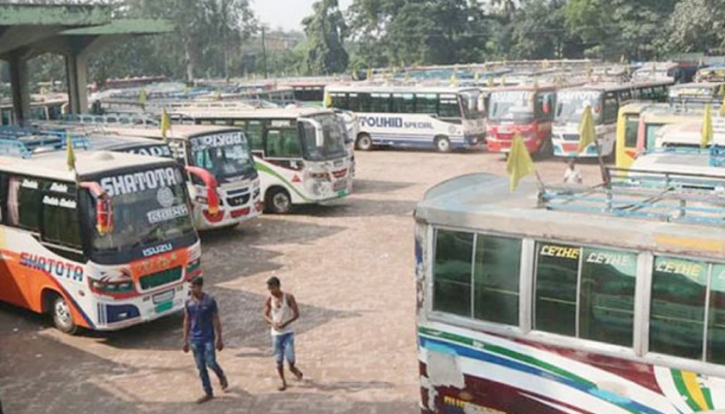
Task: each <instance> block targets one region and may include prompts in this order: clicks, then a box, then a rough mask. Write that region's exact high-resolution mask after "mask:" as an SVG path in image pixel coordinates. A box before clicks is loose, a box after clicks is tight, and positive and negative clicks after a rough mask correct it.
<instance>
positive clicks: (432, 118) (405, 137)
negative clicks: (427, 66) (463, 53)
mask: <svg viewBox="0 0 725 414" xmlns="http://www.w3.org/2000/svg"><path fill="white" fill-rule="evenodd" d="M326 93H329V94H330V97H331V98H332V106H333V107H334V108H337V109H343V110H348V111H352V112H355V113H356V114H357V115H358V118H359V120H360V132H359V134H358V136H357V137H356V140H355V142H356V148H357V149H359V150H362V151H368V150H371V149H372V148H373V147H375V146H390V147H417V148H430V147H433V148H436V149H437V150H438V151H440V152H448V151H451V150H452V149H469V148H478V147H481V146H483V144H484V141H485V132H486V131H485V122H484V118H485V107H484V104H485V103H484V99H483V95H482V93H481V91H480V90H479V89H477V88H452V87H416V86H413V87H404V86H368V85H358V84H351V85H333V86H328V87H327V88H326Z"/></svg>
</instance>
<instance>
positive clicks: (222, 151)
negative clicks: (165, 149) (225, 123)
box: [190, 132, 254, 179]
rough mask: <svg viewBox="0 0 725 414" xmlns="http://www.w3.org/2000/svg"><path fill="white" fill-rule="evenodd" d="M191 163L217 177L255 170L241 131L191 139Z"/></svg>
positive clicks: (238, 174)
mask: <svg viewBox="0 0 725 414" xmlns="http://www.w3.org/2000/svg"><path fill="white" fill-rule="evenodd" d="M190 144H191V145H190V146H191V164H192V166H194V167H199V168H203V169H205V170H207V171H209V172H210V173H211V174H213V175H214V177H216V178H217V179H223V178H232V177H239V176H243V175H246V174H248V173H249V172H250V171H253V170H254V160H253V159H252V153H251V152H250V148H249V144H248V142H247V139H246V137H245V136H244V134H242V133H241V132H224V133H220V134H212V135H204V136H200V137H194V138H191V139H190Z"/></svg>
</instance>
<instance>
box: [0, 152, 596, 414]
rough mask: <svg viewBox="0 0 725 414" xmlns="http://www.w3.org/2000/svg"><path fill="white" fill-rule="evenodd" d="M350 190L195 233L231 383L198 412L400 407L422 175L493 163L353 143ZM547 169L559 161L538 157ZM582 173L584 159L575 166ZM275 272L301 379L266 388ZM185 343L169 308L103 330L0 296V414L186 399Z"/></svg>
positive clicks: (192, 376) (161, 408) (392, 412)
mask: <svg viewBox="0 0 725 414" xmlns="http://www.w3.org/2000/svg"><path fill="white" fill-rule="evenodd" d="M358 163H359V164H358V177H357V178H358V179H357V181H356V184H355V190H356V194H355V195H354V196H353V197H351V198H349V199H348V200H346V201H345V202H344V203H342V204H340V205H339V206H330V207H314V208H313V207H310V208H305V209H303V210H301V211H298V212H297V214H296V215H291V216H276V217H275V216H265V217H263V218H261V219H260V220H259V221H257V222H256V223H254V224H250V225H247V226H245V227H242V228H240V229H236V230H234V231H227V232H218V233H213V234H206V235H204V236H203V242H204V257H203V264H204V271H205V276H206V279H207V281H208V284H209V286H208V288H209V290H210V291H211V292H212V293H213V294H214V295H215V296H216V297H217V299H218V301H219V303H220V306H221V311H222V323H223V326H224V334H225V342H226V345H227V349H226V350H224V351H223V352H222V353H221V354H220V355H219V359H220V362H221V364H222V366H223V367H224V369H225V370H226V371H227V374H228V376H229V378H230V381H231V391H230V392H229V393H228V394H226V395H222V396H220V398H218V399H216V400H214V401H212V402H210V403H208V404H207V405H205V406H204V409H203V412H205V413H264V414H285V413H315V414H325V413H330V414H332V413H335V414H337V413H340V414H342V413H351V414H353V413H354V414H367V413H370V414H409V413H410V414H412V413H416V412H417V398H418V396H419V391H418V383H417V372H416V368H417V362H416V342H415V315H414V309H415V292H414V281H413V235H412V231H413V221H412V219H411V213H412V211H413V208H414V206H415V203H416V201H417V200H419V199H420V198H421V197H422V195H423V193H424V192H425V190H426V189H427V188H429V187H430V186H431V185H433V184H435V183H437V182H440V181H442V180H445V179H447V178H451V177H454V176H457V175H460V174H464V173H470V172H477V171H486V172H495V173H499V174H504V171H505V162H504V161H503V160H502V159H501V157H500V156H498V155H493V154H481V153H463V154H462V153H454V154H447V155H443V154H436V153H429V152H411V151H402V152H394V151H376V152H371V153H361V154H358ZM538 166H539V170H540V172H541V174H542V176H543V177H544V179H545V180H551V181H557V182H558V181H560V180H561V176H562V174H563V171H564V168H565V165H564V164H563V163H562V162H561V161H553V160H551V161H544V162H539V163H538ZM582 170H583V173H584V176H585V181H586V182H587V183H590V184H592V183H594V182H595V181H596V180H597V177H598V168H597V166H596V165H595V164H589V165H584V166H582ZM273 274H276V275H278V276H280V277H281V279H282V282H283V285H284V286H283V287H284V288H286V289H289V290H290V291H292V292H294V293H295V294H296V296H297V298H298V301H299V302H300V304H301V311H302V318H301V320H300V322H299V324H298V326H297V332H298V334H297V339H296V341H297V352H298V358H299V364H300V367H301V368H302V369H303V370H304V372H305V375H306V379H305V381H304V382H302V383H294V382H292V387H291V388H290V389H288V390H287V391H286V392H284V393H280V392H277V391H276V389H275V385H276V382H275V381H274V380H275V373H274V366H273V362H272V359H271V356H270V345H269V333H268V330H267V328H266V327H265V326H264V324H263V323H262V321H261V308H262V302H263V300H264V297H265V285H264V281H265V280H266V278H267V277H269V276H271V275H273ZM201 393H202V391H201V386H200V383H199V380H198V378H197V375H196V371H195V368H194V365H193V361H192V357H191V356H190V355H185V354H183V353H182V352H181V321H180V318H179V317H171V318H167V319H165V320H161V321H158V322H155V323H152V324H148V325H145V326H139V327H135V328H132V329H128V330H125V331H122V332H115V333H112V334H104V335H100V334H91V333H84V334H82V335H80V336H75V337H70V336H66V335H62V334H59V333H58V332H56V331H55V330H54V329H52V328H50V327H49V324H48V323H47V322H46V321H45V320H44V319H42V318H40V317H38V316H36V315H32V314H29V313H27V312H24V311H20V310H17V309H14V308H11V307H8V306H2V305H0V399H2V401H3V408H4V409H5V412H6V414H42V413H53V414H55V413H59V414H65V413H73V412H82V413H86V412H87V413H104V414H129V413H178V414H182V413H196V412H198V408H197V406H196V405H194V404H192V401H194V400H195V399H196V398H197V397H199V396H200V395H201Z"/></svg>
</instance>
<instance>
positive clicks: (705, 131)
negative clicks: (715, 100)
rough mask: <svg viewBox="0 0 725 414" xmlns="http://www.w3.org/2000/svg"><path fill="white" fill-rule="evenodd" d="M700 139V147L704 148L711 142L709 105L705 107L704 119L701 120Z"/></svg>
mask: <svg viewBox="0 0 725 414" xmlns="http://www.w3.org/2000/svg"><path fill="white" fill-rule="evenodd" d="M701 134H702V138H701V140H700V146H701V147H703V148H705V147H707V146H708V145H710V143H711V142H712V135H713V131H712V115H711V114H710V104H709V103H708V104H706V105H705V118H704V119H703V120H702V131H701Z"/></svg>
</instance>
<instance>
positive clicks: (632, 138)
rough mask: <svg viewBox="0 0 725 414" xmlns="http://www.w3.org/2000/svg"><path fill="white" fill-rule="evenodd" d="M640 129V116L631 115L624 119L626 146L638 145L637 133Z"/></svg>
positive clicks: (633, 146)
mask: <svg viewBox="0 0 725 414" xmlns="http://www.w3.org/2000/svg"><path fill="white" fill-rule="evenodd" d="M638 130H639V116H637V115H629V116H627V117H626V118H625V119H624V146H625V147H626V148H635V147H637V133H638Z"/></svg>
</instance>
